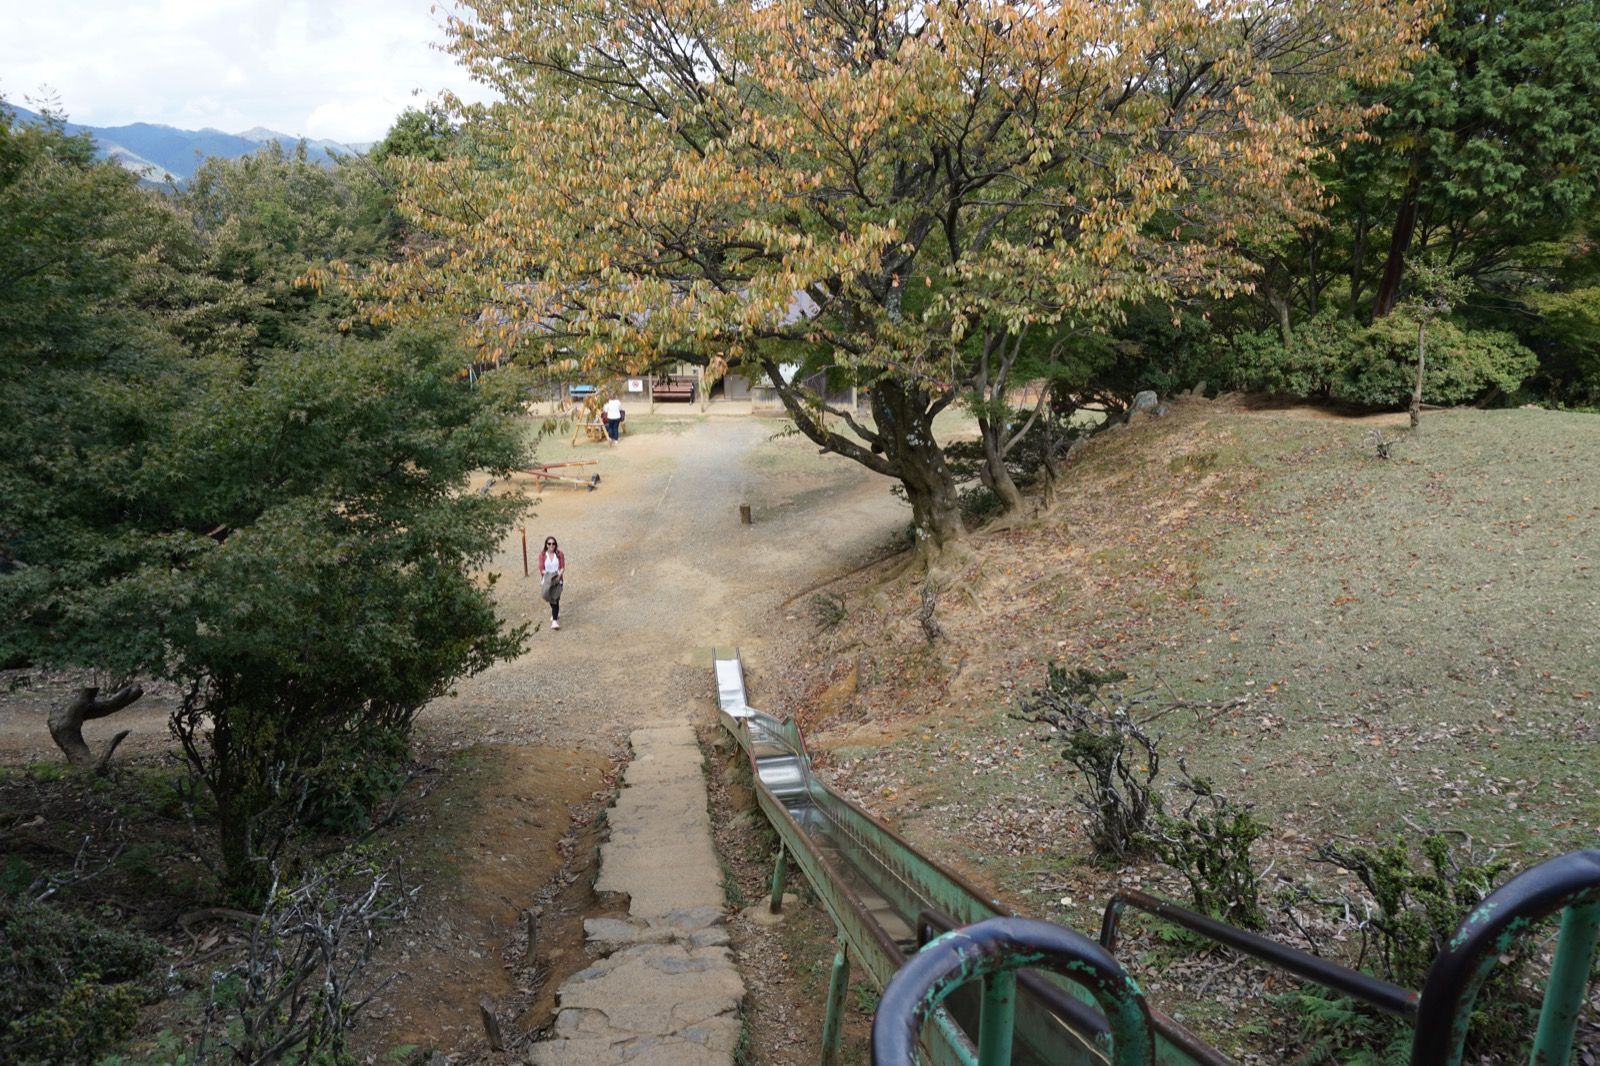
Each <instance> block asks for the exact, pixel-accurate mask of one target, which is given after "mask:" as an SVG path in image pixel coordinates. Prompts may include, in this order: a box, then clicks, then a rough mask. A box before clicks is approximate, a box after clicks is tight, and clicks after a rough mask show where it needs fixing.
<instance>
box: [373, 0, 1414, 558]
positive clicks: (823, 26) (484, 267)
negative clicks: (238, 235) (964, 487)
mask: <svg viewBox="0 0 1600 1066" xmlns="http://www.w3.org/2000/svg"><path fill="white" fill-rule="evenodd" d="M1422 11H1423V9H1422V7H1421V5H1419V4H1412V3H1399V4H1395V3H1375V2H1367V0H1327V2H1318V3H1312V4H1303V3H1299V2H1293V3H1291V2H1280V0H1267V2H1265V3H1251V4H1248V5H1234V4H1221V5H1214V4H1208V5H1196V4H1193V3H1189V2H1187V0H1153V2H1150V3H1145V4H1141V5H1138V6H1136V7H1128V6H1126V5H1102V4H1092V5H1087V6H1085V5H1061V6H1045V7H1039V8H1019V7H1014V6H1011V5H1008V4H1004V3H983V4H979V5H976V6H974V5H972V4H967V3H945V2H923V0H904V2H901V3H896V4H890V5H888V6H884V5H882V4H878V3H867V2H857V0H848V2H844V3H833V4H825V5H815V4H807V3H803V2H800V0H784V2H780V3H775V4H753V5H713V4H707V3H703V2H701V0H668V2H667V3H665V4H664V5H663V4H660V3H642V2H640V0H580V2H578V3H576V4H572V3H547V2H536V3H531V4H519V5H510V4H506V3H502V2H499V0H471V2H468V3H466V4H464V5H462V7H461V9H460V14H459V15H458V16H457V17H455V18H453V19H452V20H451V22H450V32H451V35H452V44H451V47H452V49H453V50H454V51H455V53H456V54H457V56H458V57H459V58H460V59H461V61H462V62H463V63H464V64H465V65H466V66H467V67H468V68H469V69H470V70H471V71H472V72H473V74H475V75H476V76H477V77H479V78H481V79H482V80H484V81H485V82H487V83H489V84H490V85H492V86H493V87H495V88H496V89H498V90H499V91H500V93H501V95H502V97H503V98H504V100H505V102H504V103H502V104H497V105H494V106H493V107H489V108H482V109H476V110H473V111H471V112H469V113H468V114H467V115H466V116H465V118H466V129H467V131H468V132H469V133H470V135H471V136H472V137H473V138H474V144H475V149H476V150H475V153H474V154H473V155H472V156H471V157H465V156H461V157H451V158H447V159H445V160H443V161H441V162H437V163H429V162H426V161H423V160H415V159H413V160H401V161H399V162H398V163H396V164H395V166H396V170H397V172H398V173H400V174H401V175H402V176H403V178H404V182H405V184H404V188H403V190H402V192H401V195H400V203H401V207H402V210H404V211H405V212H406V214H407V217H408V218H409V219H410V220H411V221H412V222H413V224H414V225H416V226H417V227H419V228H420V229H421V230H422V231H424V232H425V233H427V234H428V235H429V236H430V237H431V238H432V239H431V240H430V241H428V242H426V243H424V244H423V245H421V246H420V247H419V248H418V250H417V252H416V254H414V255H412V256H410V257H408V258H407V260H406V261H405V262H403V263H400V264H397V265H395V266H394V267H393V268H392V269H388V270H385V271H381V272H379V273H378V274H376V275H372V274H367V273H365V272H363V271H359V270H358V271H352V272H350V273H349V274H348V275H347V277H348V278H349V280H350V281H351V282H352V283H353V284H356V285H358V286H360V287H362V288H363V290H364V291H367V292H376V294H378V295H379V296H381V297H383V298H384V299H386V300H387V301H388V303H387V305H386V307H385V308H384V313H386V314H390V315H403V314H407V313H411V312H413V311H415V310H418V309H422V310H426V311H428V312H433V313H436V312H437V311H438V309H440V308H444V309H447V310H448V311H449V312H450V313H453V314H458V315H461V316H463V317H469V318H471V319H472V320H473V321H475V322H477V323H478V325H479V332H480V339H481V340H482V342H483V343H484V344H485V345H486V346H487V347H488V348H489V350H490V351H492V352H496V353H500V352H505V353H510V352H517V351H526V350H527V349H538V351H536V352H534V353H533V354H531V355H530V356H529V358H531V359H533V360H534V361H538V362H542V363H543V364H544V365H546V366H549V367H551V368H553V369H556V370H557V371H559V372H566V373H569V374H595V373H612V372H618V371H628V372H640V371H644V370H648V369H650V368H652V367H656V366H660V365H663V364H666V363H672V362H677V361H689V362H694V363H698V364H700V365H704V366H706V367H708V368H709V370H710V372H711V373H712V375H713V376H715V375H717V374H720V373H722V372H723V371H724V370H725V369H726V368H727V367H728V366H730V365H736V364H737V365H742V366H744V367H745V368H746V369H747V370H752V369H753V370H754V371H756V372H758V373H760V374H761V375H762V376H764V377H765V378H766V380H767V382H769V383H770V385H771V387H772V388H773V389H774V390H775V391H776V392H777V394H778V396H779V397H780V398H781V399H782V401H783V403H784V405H785V408H786V409H787V411H788V413H789V414H790V416H791V417H792V418H793V419H794V422H795V424H796V426H797V427H798V428H799V429H800V431H801V432H803V433H805V434H806V435H807V436H809V437H810V438H811V439H813V440H814V441H815V442H816V443H817V444H818V445H819V446H821V447H822V448H823V449H825V450H828V451H832V452H835V453H837V454H840V455H843V456H845V457H847V458H850V459H852V460H854V461H856V462H858V463H861V464H862V465H864V466H866V467H868V468H869V469H872V470H874V471H877V472H878V473H881V474H884V475H886V476H888V477H890V478H893V479H895V480H897V481H899V482H900V484H901V486H902V487H903V489H904V492H905V495H906V498H907V499H908V501H909V502H910V504H911V507H912V512H913V523H914V527H915V529H916V531H917V534H918V538H919V544H920V545H921V546H922V548H923V550H924V551H925V552H927V553H928V554H929V555H930V556H931V555H936V554H937V553H939V552H940V551H942V550H943V549H944V548H945V547H946V546H948V545H949V544H950V543H952V542H954V541H955V540H957V539H959V537H960V536H961V533H962V526H961V522H960V516H959V504H958V501H957V498H956V491H955V483H954V480H953V478H952V476H951V473H950V470H949V468H948V466H947V464H946V463H945V461H944V458H943V455H942V453H941V452H940V449H939V446H938V443H937V441H936V438H935V433H934V430H933V422H934V419H935V417H936V416H937V415H938V414H939V413H940V412H941V411H943V410H945V409H946V408H947V407H949V406H950V405H951V404H952V403H954V402H956V401H957V400H958V399H959V397H960V396H961V395H962V390H963V389H964V388H967V387H968V386H969V383H971V382H973V381H974V379H975V377H982V376H983V374H982V370H981V369H977V370H975V369H974V366H973V363H972V359H971V358H970V357H981V355H982V353H984V352H991V353H993V352H996V351H999V350H1000V349H1001V345H1002V343H1006V344H1009V343H1011V342H1007V341H1006V340H1005V339H1006V338H1016V337H1023V336H1027V335H1031V334H1032V333H1033V332H1034V331H1035V330H1037V331H1038V332H1039V333H1042V334H1046V335H1055V334H1060V333H1066V332H1072V331H1075V330H1079V329H1092V328H1096V327H1098V326H1100V325H1103V324H1104V323H1106V322H1110V321H1114V320H1115V319H1116V317H1117V307H1118V305H1119V303H1120V302H1122V301H1124V300H1130V299H1139V298H1145V297H1149V298H1154V299H1168V298H1175V297H1176V296H1178V295H1179V294H1183V293H1190V292H1212V293H1219V294H1220V293H1225V292H1231V291H1235V290H1236V289H1238V288H1239V287H1240V286H1242V285H1243V284H1244V280H1243V279H1244V275H1245V274H1246V273H1247V271H1248V265H1247V264H1246V263H1244V262H1243V261H1242V260H1241V259H1240V258H1239V256H1238V255H1237V254H1236V253H1235V252H1234V251H1233V249H1234V248H1235V247H1236V246H1237V244H1238V243H1239V242H1240V241H1242V240H1245V239H1247V238H1248V237H1251V236H1255V235H1261V234H1264V233H1269V232H1273V231H1275V230H1276V228H1277V227H1278V226H1280V225H1282V224H1283V220H1284V219H1285V218H1286V217H1291V218H1292V217H1298V216H1299V215H1301V214H1302V213H1304V212H1306V211H1308V210H1310V208H1311V206H1312V205H1313V204H1314V202H1315V198H1316V190H1315V183H1314V182H1311V181H1309V180H1308V178H1309V175H1308V171H1307V167H1308V165H1309V163H1310V161H1311V159H1312V158H1313V156H1314V155H1315V154H1316V149H1315V148H1314V146H1313V140H1314V138H1315V137H1316V135H1317V134H1318V132H1319V131H1327V130H1331V129H1346V128H1350V127H1351V126H1353V124H1354V123H1355V121H1356V119H1357V118H1358V114H1357V110H1353V109H1352V108H1350V107H1347V106H1344V104H1343V102H1342V101H1341V100H1340V99H1339V98H1337V97H1336V95H1334V94H1331V93H1330V92H1329V88H1330V86H1332V85H1334V84H1336V83H1342V82H1343V81H1344V80H1345V79H1347V78H1354V79H1358V80H1368V81H1382V80H1387V79H1388V78H1390V77H1392V76H1393V75H1394V74H1395V72H1396V71H1397V69H1398V67H1399V64H1400V62H1401V60H1402V59H1403V58H1404V57H1405V55H1406V53H1407V51H1408V49H1409V48H1410V47H1411V45H1412V44H1413V43H1414V42H1415V40H1416V35H1417V31H1418V28H1419V27H1420V26H1421V25H1422V23H1423V21H1424V20H1423V18H1422ZM969 338H970V339H972V340H973V344H972V345H970V346H969V345H968V343H967V342H968V340H969ZM1025 343H1026V342H1025ZM1001 376H1004V375H1000V374H998V373H997V372H996V370H995V367H994V366H993V365H992V364H991V366H990V369H989V373H988V375H987V380H988V382H989V383H992V382H994V381H996V380H998V378H999V377H1001ZM819 379H829V380H834V381H841V380H842V381H844V382H848V383H851V384H854V385H855V386H857V387H862V388H866V389H868V390H869V393H868V396H869V401H870V404H871V413H872V418H871V420H870V421H868V420H866V419H863V418H858V416H857V413H856V412H855V411H849V410H843V409H841V408H837V407H835V406H833V405H830V404H829V403H828V402H827V400H826V398H825V397H824V396H823V395H822V394H821V391H820V390H817V389H813V388H810V387H808V385H807V382H812V381H816V380H819ZM975 391H976V393H978V394H979V395H980V396H982V395H984V394H986V393H988V392H990V391H992V389H991V386H990V385H986V384H978V385H977V386H976V387H975ZM980 402H981V403H987V402H988V401H987V399H984V400H981V401H980ZM1003 421H1004V420H1003V419H1001V420H997V421H996V423H995V424H996V426H998V425H999V423H1000V422H1003ZM994 432H995V434H996V435H997V437H996V439H997V440H998V435H999V434H1000V432H1001V431H1000V430H999V429H998V428H996V429H995V430H994ZM999 469H1000V467H999V464H996V472H997V473H998V471H999Z"/></svg>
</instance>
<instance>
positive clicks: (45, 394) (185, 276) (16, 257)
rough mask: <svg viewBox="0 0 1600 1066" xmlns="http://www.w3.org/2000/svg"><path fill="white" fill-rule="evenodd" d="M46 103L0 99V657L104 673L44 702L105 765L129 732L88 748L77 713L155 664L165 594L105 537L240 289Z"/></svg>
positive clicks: (113, 704) (116, 701) (59, 728)
mask: <svg viewBox="0 0 1600 1066" xmlns="http://www.w3.org/2000/svg"><path fill="white" fill-rule="evenodd" d="M47 118H48V119H49V120H48V121H46V122H45V123H44V124H42V125H31V126H22V125H15V124H13V123H12V121H11V117H10V113H9V112H7V111H6V110H5V109H4V108H3V107H0V322H3V323H4V328H0V618H4V619H5V625H4V627H3V628H0V661H6V662H13V663H35V664H39V665H52V664H64V663H78V664H82V665H87V666H92V667H94V668H95V669H96V670H97V671H99V672H101V673H102V674H103V675H104V676H105V677H106V678H108V679H110V681H111V687H112V688H113V689H114V690H115V691H114V693H113V694H112V695H111V696H109V697H107V698H104V699H102V698H100V697H99V689H100V686H99V685H91V686H85V687H83V688H81V689H79V690H78V691H77V692H76V693H75V694H74V695H73V696H72V697H71V698H69V699H68V701H67V702H66V703H64V704H63V705H61V706H59V707H57V708H55V709H54V710H53V711H52V713H51V716H50V728H51V734H52V736H53V737H54V738H55V739H56V741H57V743H58V744H59V745H60V746H61V748H62V750H63V752H64V753H65V754H66V755H67V757H68V759H69V760H70V761H72V762H73V763H74V764H76V765H80V766H87V765H98V766H99V767H100V768H101V769H104V767H105V766H106V764H107V762H108V760H109V759H110V756H111V754H112V751H113V750H114V749H115V747H116V743H117V741H120V740H121V739H122V738H121V736H119V737H118V738H117V741H113V742H112V744H111V746H110V747H109V748H108V749H106V750H105V751H104V752H102V753H101V755H100V756H99V757H98V758H97V757H96V756H95V755H94V754H93V753H92V752H91V751H90V749H89V747H88V745H87V744H85V743H84V741H83V737H82V725H83V722H84V721H85V720H86V719H91V718H99V717H103V716H105V715H106V714H110V713H114V712H115V711H117V710H120V709H121V708H123V707H126V706H127V705H129V704H130V703H132V702H133V701H134V700H135V699H137V698H138V696H139V695H140V694H141V690H140V689H139V687H138V686H137V685H135V684H133V683H132V682H133V679H134V678H135V677H137V676H139V675H140V674H142V673H150V672H152V670H153V668H154V667H155V665H156V664H157V663H158V662H159V661H160V658H161V637H160V635H159V624H158V623H156V622H155V620H157V619H159V618H160V616H161V614H162V612H163V610H164V609H165V608H166V606H167V604H166V602H165V601H163V600H162V599H159V598H150V599H147V600H144V601H142V602H141V601H140V599H139V596H138V595H137V594H136V593H135V592H134V591H133V588H132V585H133V583H132V582H131V581H130V580H129V578H130V571H132V570H135V569H137V568H138V565H139V564H138V562H136V560H138V559H139V557H140V556H141V554H142V553H141V552H140V551H139V550H138V549H136V548H135V547H134V546H133V545H130V544H129V543H128V542H127V541H126V540H125V539H123V538H121V537H118V536H115V535H111V536H106V535H105V534H106V533H107V532H109V531H110V530H109V528H108V527H114V526H115V525H116V524H117V521H118V517H117V516H119V515H125V514H126V513H127V511H128V509H129V507H130V506H131V505H132V501H131V500H130V499H129V497H130V495H132V494H133V493H134V491H135V490H134V489H133V486H135V485H137V484H138V482H139V468H140V465H141V463H142V462H143V461H144V460H145V459H146V458H147V453H146V449H147V448H148V447H149V444H150V442H151V440H152V439H153V438H155V437H157V436H159V435H160V434H161V432H162V431H163V430H164V428H166V427H170V426H172V425H175V424H177V423H179V422H180V421H181V419H182V409H183V407H184V403H185V396H186V393H187V392H188V390H190V389H194V388H204V383H205V382H206V381H207V380H208V378H209V376H210V374H211V367H210V365H209V364H208V363H206V362H204V361H202V360H200V359H197V358H193V357H191V356H190V353H189V351H188V350H187V349H186V347H185V345H186V344H190V343H192V344H195V345H196V346H197V351H198V352H199V353H203V354H205V355H207V356H212V357H216V358H218V359H225V358H227V357H228V356H229V355H231V354H236V353H237V352H239V351H241V350H242V349H243V347H244V346H245V345H246V344H247V343H248V342H249V341H250V340H251V339H252V334H251V331H250V330H249V328H248V327H247V326H246V325H244V324H242V323H241V322H240V318H241V315H242V309H243V308H246V307H247V306H248V305H249V304H250V297H249V295H248V294H247V293H245V292H243V291H242V290H241V289H239V288H238V287H237V286H234V285H230V284H228V283H226V282H222V281H218V280H216V279H214V278H211V277H209V276H208V275H207V274H206V272H205V269H204V263H205V254H204V250H203V248H202V247H201V245H200V243H199V242H198V241H197V240H196V239H195V236H194V234H193V232H192V231H191V230H190V229H189V228H188V227H187V226H186V225H185V221H184V219H183V218H182V216H181V215H180V214H179V213H178V212H177V211H176V210H174V209H173V206H172V205H171V204H170V203H169V202H168V201H166V200H165V199H164V198H162V197H160V196H156V195H153V194H150V193H147V192H145V191H143V190H141V189H139V188H138V187H137V179H136V178H134V177H133V176H132V175H130V174H128V173H127V172H126V171H124V170H122V169H121V168H120V167H117V166H115V165H114V164H109V163H97V162H95V160H94V157H93V145H92V143H91V142H90V141H89V139H88V138H87V137H86V136H83V137H68V136H67V135H66V134H65V133H64V131H63V124H62V123H61V122H60V121H59V120H56V119H53V118H49V116H47ZM142 502H143V505H144V506H145V507H156V508H161V509H163V510H164V509H165V504H166V501H164V500H160V499H157V498H156V495H155V494H154V493H150V492H146V494H145V497H144V500H143V501H142ZM151 554H152V555H153V557H154V559H156V560H160V559H167V558H175V557H177V556H178V555H180V554H181V548H180V547H179V546H178V545H176V544H166V545H155V546H154V551H153V552H152V553H151ZM90 589H93V591H92V592H91V591H89V590H90Z"/></svg>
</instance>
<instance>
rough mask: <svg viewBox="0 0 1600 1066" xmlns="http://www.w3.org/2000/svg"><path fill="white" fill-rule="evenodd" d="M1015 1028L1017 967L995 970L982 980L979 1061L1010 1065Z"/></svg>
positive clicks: (989, 1064)
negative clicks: (1015, 968)
mask: <svg viewBox="0 0 1600 1066" xmlns="http://www.w3.org/2000/svg"><path fill="white" fill-rule="evenodd" d="M1016 1028H1017V971H1015V970H1002V971H1000V972H999V973H992V974H990V975H989V976H988V977H987V978H986V979H985V980H984V982H983V1008H982V1011H981V1013H980V1014H979V1015H978V1061H979V1062H980V1063H982V1064H983V1066H1011V1040H1012V1036H1013V1034H1014V1033H1015V1032H1016Z"/></svg>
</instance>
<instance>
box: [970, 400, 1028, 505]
mask: <svg viewBox="0 0 1600 1066" xmlns="http://www.w3.org/2000/svg"><path fill="white" fill-rule="evenodd" d="M1005 431H1006V427H1005V426H1001V425H996V424H995V423H994V421H993V420H991V419H988V418H980V419H978V435H979V437H980V439H981V440H982V441H983V466H982V467H981V468H980V470H979V475H980V476H981V477H982V479H983V484H984V487H985V488H987V489H988V490H989V491H990V492H992V493H994V494H995V496H996V497H997V498H998V499H999V500H1000V513H1001V514H1003V515H1008V514H1014V513H1015V512H1017V511H1020V510H1021V509H1022V490H1021V489H1019V488H1017V483H1016V480H1015V479H1014V478H1012V476H1011V471H1010V470H1008V469H1007V468H1006V457H1005V453H1004V452H1003V451H1001V448H1002V446H1003V445H1002V442H1001V440H1000V436H1001V434H1003V433H1004V432H1005Z"/></svg>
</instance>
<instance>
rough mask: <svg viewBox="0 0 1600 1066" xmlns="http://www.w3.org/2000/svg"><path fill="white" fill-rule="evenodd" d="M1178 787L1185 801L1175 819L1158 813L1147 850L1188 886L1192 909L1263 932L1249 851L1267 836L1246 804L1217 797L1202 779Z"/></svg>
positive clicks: (1184, 769) (1258, 881) (1257, 885)
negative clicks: (1185, 797) (1184, 796)
mask: <svg viewBox="0 0 1600 1066" xmlns="http://www.w3.org/2000/svg"><path fill="white" fill-rule="evenodd" d="M1178 769H1179V770H1180V771H1181V772H1182V773H1183V776H1184V780H1183V781H1182V782H1181V783H1180V784H1179V785H1178V788H1179V789H1180V790H1182V791H1184V792H1187V793H1188V794H1189V797H1190V798H1189V802H1188V804H1187V805H1185V806H1184V808H1183V809H1182V810H1181V811H1179V812H1178V813H1177V814H1176V815H1173V814H1168V813H1167V812H1166V811H1165V810H1158V811H1157V812H1156V815H1155V832H1154V834H1153V841H1152V847H1153V849H1154V851H1155V853H1156V855H1157V857H1159V858H1160V859H1161V861H1162V862H1164V863H1166V864H1167V865H1168V866H1171V867H1173V868H1174V869H1176V870H1177V871H1178V872H1179V873H1181V874H1183V878H1184V880H1185V881H1187V882H1189V891H1190V894H1191V895H1192V896H1193V897H1194V903H1195V906H1196V907H1197V908H1198V909H1200V910H1201V911H1203V912H1205V913H1206V914H1209V915H1211V916H1212V917H1214V918H1218V919H1221V920H1222V921H1226V922H1232V923H1233V924H1235V925H1239V926H1243V927H1244V928H1246V929H1264V928H1266V924H1267V922H1266V916H1265V915H1264V914H1262V912H1261V876H1260V874H1259V873H1258V872H1257V870H1256V867H1255V862H1254V861H1253V860H1252V859H1251V857H1250V849H1251V847H1252V846H1253V845H1254V844H1255V842H1256V841H1257V840H1259V839H1261V837H1262V836H1264V835H1265V834H1266V832H1267V827H1266V825H1265V823H1263V822H1261V821H1259V820H1258V819H1257V818H1256V816H1255V815H1254V814H1253V813H1252V812H1251V807H1250V805H1249V804H1244V803H1238V802H1236V801H1234V800H1231V799H1229V798H1228V797H1226V796H1223V795H1221V794H1219V793H1218V792H1217V791H1216V790H1215V789H1214V788H1212V786H1211V782H1210V781H1209V780H1208V779H1206V778H1204V777H1191V776H1189V768H1188V767H1187V766H1185V765H1184V763H1183V760H1182V759H1180V760H1178Z"/></svg>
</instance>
